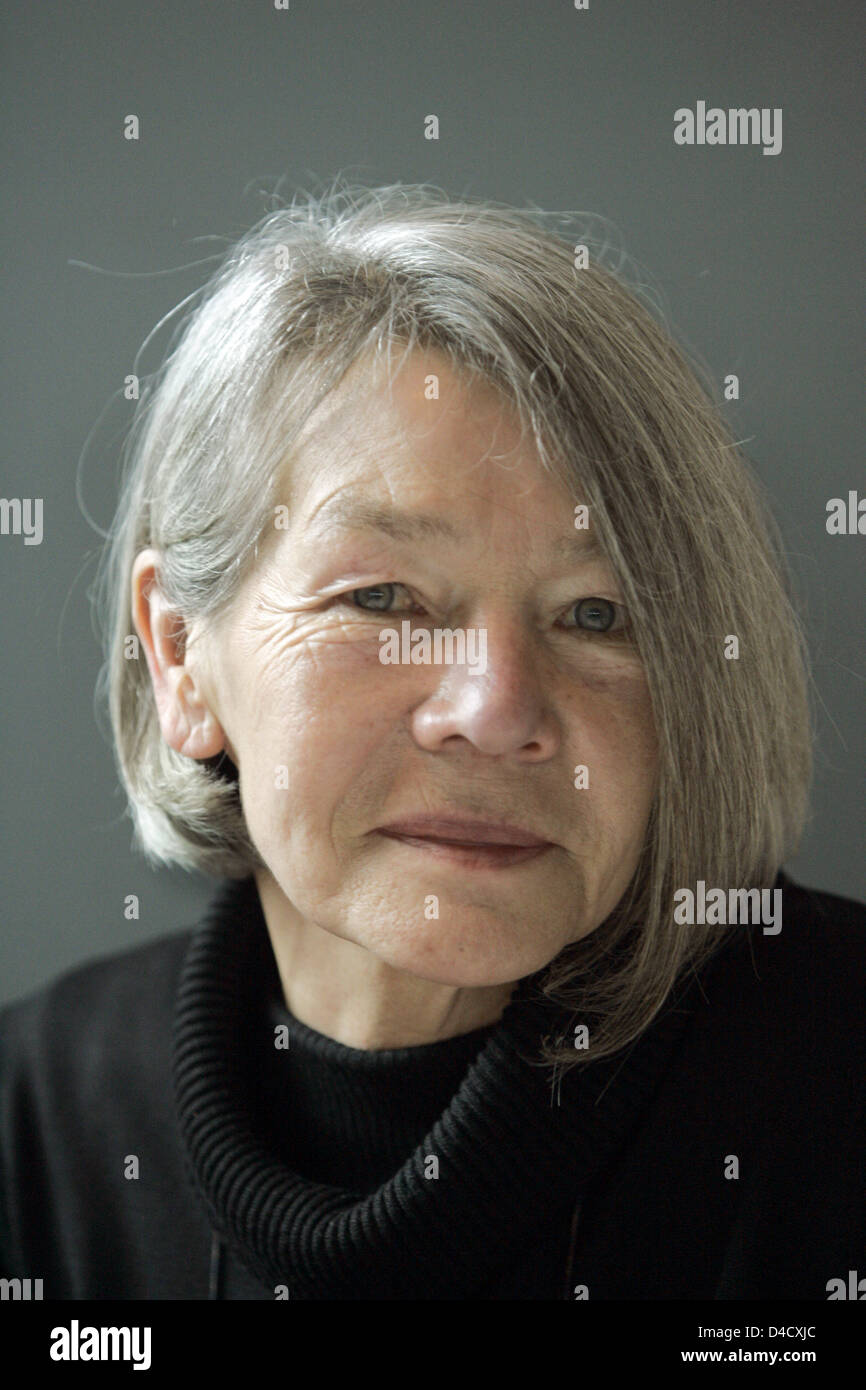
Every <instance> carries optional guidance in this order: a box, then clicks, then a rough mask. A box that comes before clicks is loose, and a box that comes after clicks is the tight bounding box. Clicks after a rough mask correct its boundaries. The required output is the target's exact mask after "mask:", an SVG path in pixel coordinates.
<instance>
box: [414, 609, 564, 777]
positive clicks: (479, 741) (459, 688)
mask: <svg viewBox="0 0 866 1390" xmlns="http://www.w3.org/2000/svg"><path fill="white" fill-rule="evenodd" d="M472 631H473V632H474V633H475V634H476V637H475V641H474V643H473V642H472V641H471V640H470V632H468V631H467V640H466V652H467V654H469V653H472V652H474V653H475V654H479V653H483V654H484V660H483V661H480V660H479V661H477V662H476V663H475V664H474V665H473V663H472V662H471V661H469V660H467V661H466V662H463V663H459V664H458V663H454V664H450V665H448V664H443V665H441V666H439V667H438V668H436V674H437V676H438V679H436V680H435V683H434V684H433V686H432V689H431V693H430V695H429V696H428V697H427V698H426V699H425V700H423V701H422V702H421V704H419V705H418V706H417V707H416V708H415V710H413V713H412V721H411V724H412V733H413V736H414V738H415V741H416V742H417V743H418V744H419V746H420V747H422V748H425V749H427V750H428V751H438V750H439V749H441V748H443V747H444V746H446V745H447V744H449V743H452V744H454V746H456V745H457V743H458V742H461V741H462V742H465V743H468V744H471V745H472V746H473V747H474V748H476V749H477V750H478V751H479V752H481V753H487V754H489V755H490V756H499V757H501V756H505V755H512V756H515V755H516V756H519V757H520V758H521V759H523V760H528V761H532V762H543V761H544V760H545V759H547V758H549V757H551V756H552V755H553V754H554V753H555V752H556V750H557V749H558V747H559V744H560V737H561V735H560V727H559V721H558V719H557V717H556V714H555V712H554V709H553V705H552V702H551V697H550V692H549V690H548V689H546V688H545V681H544V672H543V670H542V669H541V666H540V658H539V652H538V647H537V643H536V641H535V639H534V637H533V635H532V634H530V633H528V632H526V630H525V629H524V628H523V627H522V626H521V625H520V624H518V623H517V622H516V621H512V620H509V621H505V620H501V621H497V622H496V623H494V622H492V621H490V620H488V621H487V623H486V624H485V625H483V626H480V627H477V628H475V629H473V630H472Z"/></svg>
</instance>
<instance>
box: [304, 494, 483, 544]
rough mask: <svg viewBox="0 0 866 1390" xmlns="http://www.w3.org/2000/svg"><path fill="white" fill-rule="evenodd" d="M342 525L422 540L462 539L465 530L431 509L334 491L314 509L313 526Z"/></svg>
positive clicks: (395, 538)
mask: <svg viewBox="0 0 866 1390" xmlns="http://www.w3.org/2000/svg"><path fill="white" fill-rule="evenodd" d="M323 522H326V523H327V524H328V525H329V526H330V525H334V524H336V525H338V526H343V527H345V528H346V529H347V530H351V531H377V532H379V533H380V534H382V535H386V536H389V537H390V539H391V540H395V541H417V540H426V539H429V538H430V537H432V536H439V537H444V538H445V539H447V540H452V541H465V540H467V539H468V537H467V534H466V532H465V531H464V530H462V529H461V528H460V527H459V526H456V525H455V524H454V522H453V521H449V520H448V519H447V518H446V517H443V516H437V515H436V514H435V513H433V512H409V511H404V510H401V509H400V508H398V507H393V508H392V507H381V506H379V505H377V504H376V503H375V502H369V501H365V500H364V499H363V498H360V497H357V496H352V495H351V493H346V492H342V493H338V494H337V496H336V497H334V498H332V499H331V500H330V501H329V502H326V503H325V505H324V506H323V507H322V508H321V510H320V511H318V512H317V513H316V517H315V520H314V521H313V528H314V529H317V526H318V524H319V523H323Z"/></svg>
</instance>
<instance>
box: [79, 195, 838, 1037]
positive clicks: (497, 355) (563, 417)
mask: <svg viewBox="0 0 866 1390" xmlns="http://www.w3.org/2000/svg"><path fill="white" fill-rule="evenodd" d="M544 219H545V215H544V214H539V213H538V212H536V211H533V210H520V209H515V208H510V207H505V206H502V205H500V204H495V203H491V202H489V201H481V200H469V199H461V200H456V199H453V198H450V197H449V196H448V195H447V194H446V193H444V192H442V191H441V190H439V189H436V188H431V187H429V186H426V185H402V186H400V185H395V186H389V187H384V188H376V189H359V188H353V187H349V186H340V184H339V181H338V182H337V183H336V184H335V185H333V186H331V187H330V188H329V189H327V190H326V191H325V192H324V193H321V192H320V193H318V194H304V195H299V196H298V197H296V198H295V199H294V200H293V202H292V204H291V206H287V207H281V208H279V209H278V210H277V211H273V212H271V213H269V214H268V215H267V216H266V217H264V218H263V220H262V221H261V222H260V223H259V224H258V225H257V226H256V227H254V228H253V229H252V231H250V232H249V233H248V234H247V235H246V236H244V237H243V238H242V239H241V240H240V241H239V242H238V244H237V245H236V246H235V247H234V248H233V249H231V250H230V251H229V253H228V254H227V256H226V257H225V259H224V261H223V262H222V264H221V266H220V268H219V269H218V271H217V272H216V274H215V275H214V276H213V278H212V280H211V281H210V282H209V283H208V284H207V285H206V286H205V287H204V290H203V291H202V292H201V299H200V302H199V303H198V305H197V306H196V307H195V309H194V311H193V312H192V313H191V314H190V316H189V318H188V321H187V322H186V324H185V325H184V326H183V331H182V333H180V335H179V337H178V339H177V341H176V345H175V346H174V348H173V349H172V350H171V351H170V353H169V355H168V356H167V358H166V361H165V362H164V364H163V366H162V368H161V369H160V371H159V372H158V373H157V374H156V375H155V377H153V378H152V379H151V380H150V381H148V382H146V383H145V386H144V389H143V391H142V395H141V399H140V401H139V404H138V407H137V411H136V415H135V418H134V420H133V424H132V428H131V431H130V435H129V438H128V441H127V452H126V472H125V478H124V483H123V488H122V495H121V498H120V503H119V507H118V512H117V519H116V522H115V525H114V528H113V531H112V533H111V535H110V537H109V542H108V544H107V546H106V550H105V553H104V556H103V560H102V564H101V567H100V572H99V575H98V577H97V582H96V597H97V602H98V604H99V605H100V608H101V611H102V614H103V617H104V629H105V644H106V650H105V655H106V663H105V666H104V667H103V670H102V672H101V674H100V688H101V693H102V694H103V695H104V696H105V697H107V702H108V706H109V710H110V716H111V723H112V728H113V733H114V739H115V745H116V755H117V761H118V766H119V773H120V777H121V779H122V782H123V784H124V786H125V789H126V792H127V794H128V797H129V804H130V809H131V814H132V818H133V822H134V827H135V836H136V838H137V841H138V844H139V845H140V847H141V848H142V849H143V851H144V852H145V854H146V855H147V856H148V858H149V859H151V860H152V861H154V862H156V863H163V864H177V865H183V866H184V867H186V868H188V869H199V870H204V871H206V872H209V873H212V874H216V875H218V876H222V877H228V878H232V877H240V876H245V875H247V874H249V873H250V872H252V870H253V869H254V868H255V867H256V866H258V865H260V864H261V860H260V857H259V855H258V853H257V851H256V849H255V847H254V845H253V844H252V842H251V840H250V837H249V834H248V832H247V828H246V825H245V822H244V817H243V812H242V809H241V804H240V800H239V795H238V785H237V777H236V769H233V768H232V766H231V764H230V763H227V761H226V760H225V759H216V760H214V759H211V760H208V761H206V762H202V761H199V762H196V761H194V760H192V759H190V758H187V757H184V756H181V755H179V754H178V753H176V752H175V751H174V750H173V749H172V748H170V747H169V746H168V744H167V743H166V742H165V741H164V739H163V738H162V735H161V732H160V727H159V723H158V721H157V716H156V709H155V704H154V698H153V692H152V688H151V684H150V679H149V675H148V671H147V668H146V663H145V662H144V661H143V660H139V659H129V656H130V651H131V647H130V643H129V642H128V638H130V637H131V636H132V634H133V632H134V628H133V620H132V613H131V603H130V574H131V569H132V564H133V561H134V558H135V556H136V554H137V553H138V552H139V551H140V550H141V549H142V548H143V547H145V546H154V547H156V548H157V550H158V551H159V552H160V553H161V557H162V566H161V576H160V583H161V587H162V590H163V592H164V594H165V596H166V599H167V601H168V602H169V604H170V605H171V606H172V607H173V608H174V609H176V610H177V612H179V613H180V614H181V615H182V616H183V618H184V620H185V621H186V622H187V623H189V622H192V621H194V620H199V621H201V620H202V619H205V620H208V619H212V618H214V617H216V616H217V615H218V614H220V613H221V612H223V611H224V610H225V609H227V608H228V606H229V605H230V604H231V602H232V599H233V597H234V595H235V593H236V591H237V588H238V585H239V583H240V582H241V580H242V578H243V577H244V575H245V573H246V572H247V569H248V567H249V566H250V565H252V564H254V563H255V559H256V555H257V550H258V543H259V541H260V539H261V538H262V537H263V535H264V532H265V528H268V527H272V525H273V516H274V512H273V508H274V505H275V487H276V483H277V480H278V478H279V477H280V476H281V474H282V471H283V469H284V466H285V461H286V458H287V457H288V455H289V451H290V449H291V446H292V442H293V440H294V439H295V437H296V436H297V434H298V433H299V431H300V430H301V428H302V426H303V424H304V422H305V420H306V419H307V417H308V416H309V415H310V413H311V412H312V411H313V410H314V409H315V408H316V406H317V405H318V404H319V403H320V401H321V400H322V399H323V398H324V397H325V396H326V395H327V393H328V392H329V391H331V390H332V389H333V387H334V386H335V385H336V384H337V383H338V381H339V380H340V378H341V377H342V376H343V374H344V373H345V372H346V371H347V370H348V368H349V367H350V366H351V365H352V363H353V362H354V361H355V360H356V359H357V358H358V357H359V356H360V354H361V353H364V352H368V351H371V350H372V351H375V352H377V353H381V354H384V355H385V356H386V357H387V358H388V360H390V352H391V348H392V346H393V345H395V344H396V345H399V346H401V348H402V349H403V350H404V351H410V350H411V349H413V348H415V347H420V348H422V349H430V348H437V349H440V350H442V351H444V352H445V353H446V354H448V355H449V357H450V359H451V360H452V362H453V363H454V364H455V366H456V367H458V368H459V369H462V370H463V371H465V372H468V373H470V374H476V373H477V374H478V376H479V377H480V378H481V379H483V380H485V381H487V382H489V383H491V384H492V385H494V386H495V387H496V388H498V389H499V390H500V391H501V392H502V393H503V395H504V396H505V398H507V399H508V400H509V401H510V402H511V403H512V404H513V405H514V406H515V408H516V410H517V412H518V418H519V419H520V420H521V421H522V422H523V426H524V429H525V430H527V431H529V432H531V435H532V439H533V442H534V444H535V446H536V447H537V450H538V453H539V456H540V458H541V460H542V463H543V465H544V466H545V467H547V468H549V469H550V470H551V471H552V472H553V473H554V474H555V475H556V476H558V477H560V478H561V479H563V480H564V481H565V482H566V483H567V484H568V485H569V486H570V488H571V490H572V492H573V494H574V496H575V501H576V502H582V503H586V504H588V506H589V515H590V518H591V524H592V526H593V528H594V530H595V532H596V535H597V537H598V538H599V539H600V541H601V543H602V547H603V549H604V551H605V552H606V554H607V557H608V559H609V562H610V564H611V565H612V568H613V570H614V572H615V574H616V576H617V578H618V580H619V583H620V585H621V587H622V590H623V594H624V598H625V601H626V604H627V605H628V608H629V610H630V614H631V619H632V622H633V625H634V632H635V640H636V644H637V647H638V651H639V653H640V656H641V658H642V661H643V664H644V668H645V671H646V677H647V681H648V686H649V692H650V698H651V703H652V711H653V717H654V721H655V729H656V735H657V740H658V749H659V772H658V782H657V791H656V796H655V799H654V803H653V806H652V811H651V814H650V818H649V824H648V826H647V833H646V841H645V845H644V849H643V853H642V855H641V859H640V863H639V865H638V867H637V870H636V872H635V875H634V878H633V880H632V883H631V885H630V887H629V889H628V891H627V892H626V894H625V896H624V897H623V899H622V900H621V902H620V903H619V904H618V906H617V908H616V909H615V911H614V912H613V914H612V915H611V916H610V917H609V918H608V919H607V920H606V921H605V922H604V923H603V924H601V925H600V926H599V927H598V928H597V929H596V930H595V931H593V932H591V933H590V934H589V935H588V936H587V937H585V938H584V939H583V940H582V941H580V942H578V943H576V944H575V945H573V946H570V947H568V948H567V949H566V950H565V951H563V952H562V953H561V954H560V955H559V956H558V957H557V958H556V960H555V961H553V962H551V964H550V966H549V967H548V970H547V972H546V975H545V977H544V980H545V988H546V990H547V991H548V993H549V994H551V996H553V997H554V998H556V999H558V1000H560V1001H563V1002H566V1003H568V1004H572V1005H573V1006H574V1008H575V1011H576V1013H578V1014H579V1016H580V1017H583V1018H586V1017H589V1016H591V1017H592V1018H593V1019H594V1020H595V1024H594V1027H593V1032H592V1045H591V1047H590V1048H589V1049H588V1050H587V1051H586V1052H582V1051H580V1050H575V1049H574V1048H572V1049H571V1050H570V1051H568V1050H567V1049H564V1048H563V1049H561V1050H558V1049H559V1044H552V1045H548V1046H546V1048H545V1049H544V1053H543V1055H544V1057H545V1059H546V1060H551V1059H552V1058H553V1057H558V1058H559V1060H560V1061H561V1062H563V1063H566V1064H574V1063H576V1062H579V1061H584V1060H588V1059H590V1058H591V1059H592V1060H596V1059H598V1058H599V1057H602V1056H605V1055H607V1054H610V1053H613V1052H616V1051H618V1050H619V1049H620V1048H621V1047H623V1046H624V1045H626V1044H627V1043H629V1042H630V1041H632V1040H633V1039H634V1038H636V1037H637V1036H638V1035H639V1034H640V1033H641V1032H642V1031H643V1030H644V1029H645V1028H646V1027H647V1026H648V1025H649V1023H650V1022H651V1021H652V1019H653V1018H654V1017H655V1015H656V1014H657V1012H658V1011H659V1009H660V1008H661V1007H662V1005H663V1004H664V1002H665V1000H666V999H667V997H668V995H669V993H670V991H671V989H672V986H673V985H674V983H675V981H676V980H677V979H678V977H679V976H680V975H681V973H682V972H683V971H684V970H685V969H686V968H687V967H690V968H695V967H696V966H697V965H698V964H700V963H701V962H702V961H704V960H705V959H707V957H708V956H709V955H710V954H711V953H712V952H713V951H714V950H715V949H716V948H717V946H718V944H719V943H720V941H721V940H722V939H723V937H724V936H725V934H726V932H725V929H724V928H719V927H717V926H701V925H693V926H689V925H679V924H677V923H676V922H675V921H674V915H673V904H674V898H673V895H674V893H675V891H676V890H677V889H678V888H684V887H688V886H689V885H694V884H695V883H696V882H697V881H698V880H703V881H704V882H705V883H706V884H708V885H712V886H721V887H724V888H726V889H733V888H755V887H757V888H769V887H770V886H771V885H772V883H773V881H774V879H775V876H776V873H777V871H778V869H779V867H780V865H781V863H782V860H783V858H784V857H785V855H786V854H787V853H789V852H791V850H792V849H793V848H794V846H795V844H796V842H797V840H798V838H799V835H800V833H801V831H802V825H803V820H804V816H805V808H806V800H807V795H808V784H809V778H810V771H811V729H810V724H811V720H810V710H809V703H808V690H807V681H808V677H807V673H806V652H805V643H804V640H803V635H802V630H801V627H800V624H799V622H798V620H797V617H796V615H795V612H794V609H793V606H792V604H791V601H790V597H789V585H788V580H787V577H786V573H785V570H784V567H783V564H782V561H781V558H780V546H779V540H778V533H777V531H776V529H775V526H774V524H773V522H772V519H771V518H770V515H769V512H768V510H767V508H766V506H765V503H764V501H763V497H762V495H761V493H760V491H759V489H758V487H757V484H756V482H755V481H754V479H753V478H752V477H751V475H750V470H749V467H748V465H747V463H746V461H745V460H744V458H743V456H742V455H741V453H740V452H739V450H738V447H737V444H736V442H735V441H734V440H733V439H732V437H731V435H730V433H729V430H728V428H727V426H726V424H725V423H724V421H723V419H722V416H721V412H720V409H719V407H718V406H717V405H716V404H714V403H713V396H714V395H715V394H716V393H715V388H714V387H713V385H712V384H711V382H710V379H709V374H708V373H706V372H705V371H704V369H703V368H702V367H700V366H695V365H690V364H689V362H687V360H686V357H685V356H684V354H683V353H682V351H681V350H680V349H679V347H678V346H677V345H676V344H675V343H674V341H673V339H672V337H671V334H670V333H669V332H668V331H667V330H666V329H665V328H664V327H662V326H661V325H660V323H659V322H657V320H656V317H655V316H654V315H653V314H652V313H650V312H649V310H648V309H647V308H646V307H644V305H643V304H642V303H641V302H640V299H639V297H638V293H637V292H633V291H632V290H631V289H629V288H628V287H627V286H626V285H625V284H624V283H623V282H622V280H621V279H620V277H619V276H618V274H614V273H613V272H612V271H610V270H608V269H606V268H605V267H604V266H603V265H602V264H601V261H600V259H599V258H597V257H596V256H595V255H594V254H591V255H589V256H588V257H584V256H583V255H582V253H581V252H580V250H579V248H577V247H576V246H575V245H574V244H572V242H570V241H568V240H566V239H565V237H563V236H561V235H559V234H558V233H556V232H554V231H552V230H550V229H549V227H548V226H547V225H546V224H545V220H544ZM698 372H701V373H703V375H704V384H701V382H700V380H699V377H698ZM732 636H733V637H736V639H737V642H738V644H739V655H738V657H737V659H734V660H731V659H727V658H726V656H725V650H726V642H727V640H728V639H730V638H731V637H732ZM132 647H133V648H134V643H133V644H132ZM728 650H729V651H730V648H728Z"/></svg>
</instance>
